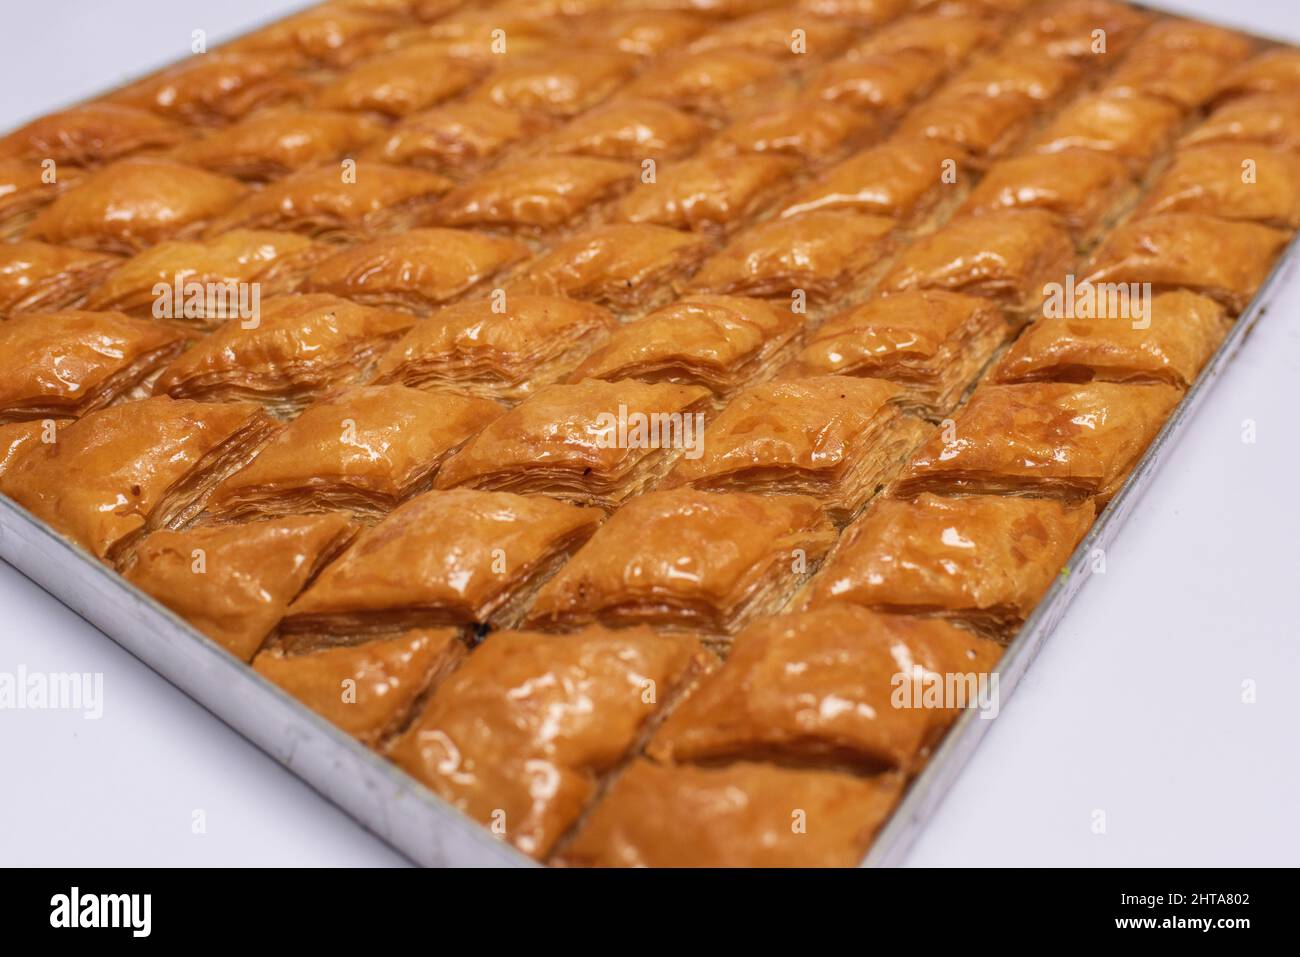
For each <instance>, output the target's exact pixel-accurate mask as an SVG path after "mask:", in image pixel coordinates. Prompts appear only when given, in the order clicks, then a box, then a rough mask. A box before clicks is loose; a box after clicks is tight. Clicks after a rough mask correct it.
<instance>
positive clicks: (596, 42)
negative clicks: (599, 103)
mask: <svg viewBox="0 0 1300 957" xmlns="http://www.w3.org/2000/svg"><path fill="white" fill-rule="evenodd" d="M528 5H529V6H530V7H531V6H533V4H532V0H528ZM578 24H579V25H578V26H577V30H578V34H577V35H578V37H579V39H580V40H582V41H584V42H588V41H589V42H590V43H591V45H592V46H600V47H605V48H612V49H615V50H622V51H623V52H624V53H634V54H636V55H637V56H640V57H656V56H662V55H663V54H665V53H668V52H670V51H673V50H679V49H681V48H683V47H685V46H686V45H687V44H688V43H689V42H690V41H691V40H693V39H694V38H695V37H697V36H699V35H700V34H701V33H703V32H704V31H705V30H707V29H708V28H709V22H708V21H707V20H706V19H704V18H703V17H697V16H694V15H692V14H690V13H687V12H683V11H677V10H635V9H628V10H626V11H624V10H622V9H620V5H618V4H616V5H614V7H613V9H612V10H611V11H609V12H606V13H597V14H595V15H594V16H587V17H584V18H583V19H582V20H580V21H578Z"/></svg>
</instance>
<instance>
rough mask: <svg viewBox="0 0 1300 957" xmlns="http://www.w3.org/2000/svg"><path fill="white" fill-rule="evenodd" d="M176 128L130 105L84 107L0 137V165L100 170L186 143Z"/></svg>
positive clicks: (185, 134) (183, 133)
mask: <svg viewBox="0 0 1300 957" xmlns="http://www.w3.org/2000/svg"><path fill="white" fill-rule="evenodd" d="M190 135H191V134H190V133H189V132H188V131H187V130H186V129H185V128H184V127H183V126H180V125H179V124H176V123H172V122H171V121H169V120H166V119H164V118H163V117H161V116H156V115H155V114H153V113H150V112H149V111H147V110H142V109H138V108H137V107H133V106H121V105H119V104H116V103H83V104H81V105H79V106H74V107H71V108H69V109H66V110H61V111H59V112H58V113H50V114H49V115H48V116H42V117H40V118H39V119H35V120H32V121H31V122H30V123H28V124H27V125H26V126H22V127H19V128H18V129H16V130H14V131H13V132H12V133H10V134H8V135H7V136H3V137H0V160H29V161H31V160H35V161H36V162H37V163H39V162H40V161H41V160H45V159H52V160H54V162H55V163H58V164H59V165H63V164H64V163H66V164H68V165H69V166H99V165H100V164H102V163H107V162H109V161H111V160H115V159H118V158H119V157H122V156H127V155H129V154H131V153H139V152H143V151H145V150H158V149H165V148H167V147H169V146H175V145H176V144H178V143H180V142H182V141H184V140H186V139H188V138H189V136H190Z"/></svg>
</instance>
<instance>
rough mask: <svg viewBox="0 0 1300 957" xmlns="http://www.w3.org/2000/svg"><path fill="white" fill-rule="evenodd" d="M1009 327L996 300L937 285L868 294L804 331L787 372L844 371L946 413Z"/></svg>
mask: <svg viewBox="0 0 1300 957" xmlns="http://www.w3.org/2000/svg"><path fill="white" fill-rule="evenodd" d="M1010 332H1011V327H1010V325H1009V324H1008V323H1007V321H1006V319H1005V317H1004V316H1003V315H1002V311H1001V310H1000V309H999V308H998V307H997V305H996V304H995V303H992V302H990V301H988V300H987V299H979V298H977V297H975V296H965V295H961V294H960V293H955V292H946V291H944V290H942V289H918V290H912V291H908V292H901V293H897V294H896V295H892V296H884V297H880V298H875V299H871V300H869V301H868V302H866V303H863V304H862V305H860V306H856V307H854V308H852V309H849V310H847V311H845V312H842V313H840V314H839V315H837V316H835V317H834V318H832V319H830V320H829V321H827V322H826V323H824V324H822V325H821V326H819V327H818V328H817V330H816V331H815V332H813V333H812V334H810V335H809V337H808V340H807V345H806V346H805V347H804V349H803V351H802V352H800V353H799V357H798V360H797V362H796V363H795V364H794V366H793V368H792V369H791V370H790V371H791V373H792V374H794V375H850V376H865V377H868V378H872V379H886V380H888V381H890V382H893V383H895V384H897V385H899V386H902V387H903V393H902V394H901V395H899V396H898V398H897V400H896V401H897V402H898V403H899V404H900V405H902V406H903V407H904V408H908V409H911V410H913V411H915V412H919V413H920V414H922V415H928V416H938V415H942V414H946V413H947V412H948V411H949V410H950V409H952V407H953V406H954V405H956V404H957V400H958V399H960V398H961V395H962V393H963V392H965V391H966V388H967V386H969V385H970V384H971V383H972V382H973V381H975V378H976V377H977V376H978V375H979V373H980V370H981V369H983V368H984V366H985V364H986V363H987V362H988V361H989V359H990V358H992V356H993V353H994V351H996V349H997V348H998V346H1000V345H1001V344H1002V343H1003V342H1005V341H1006V339H1007V337H1008V336H1009V335H1010Z"/></svg>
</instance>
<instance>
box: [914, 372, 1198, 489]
mask: <svg viewBox="0 0 1300 957" xmlns="http://www.w3.org/2000/svg"><path fill="white" fill-rule="evenodd" d="M1181 398H1182V392H1181V390H1179V389H1175V388H1173V387H1172V386H1167V385H1115V384H1112V383H1109V382H1105V383H1103V382H1093V383H1087V384H1084V385H1070V384H1065V383H1059V382H1044V383H1029V384H1025V385H984V386H981V387H980V388H978V389H976V390H975V392H974V393H973V394H972V395H971V397H970V400H969V401H968V402H967V403H966V404H965V405H964V406H962V407H961V408H960V409H958V410H957V413H956V416H955V420H956V421H955V422H954V423H952V424H951V425H950V426H945V427H942V428H939V429H937V430H935V433H934V435H933V436H931V438H930V439H929V440H928V441H927V442H926V443H925V444H924V445H923V446H921V449H920V450H919V451H918V452H917V453H916V456H915V457H914V458H913V459H912V461H911V463H910V464H909V465H908V466H907V468H906V469H905V470H904V471H903V473H902V475H901V476H900V478H899V479H898V481H897V482H896V483H895V485H894V487H893V492H894V494H897V495H900V496H911V495H918V494H920V493H922V492H938V493H956V492H962V493H971V494H1011V495H1030V496H1044V497H1054V498H1061V499H1066V500H1077V499H1083V498H1087V497H1089V496H1096V497H1097V498H1098V501H1099V504H1105V502H1107V501H1109V499H1110V498H1111V496H1113V495H1114V494H1115V493H1116V492H1117V491H1119V487H1120V486H1121V485H1122V484H1123V483H1124V480H1125V479H1126V478H1127V477H1128V473H1129V471H1130V469H1132V467H1133V465H1134V463H1135V462H1137V460H1138V458H1139V457H1140V456H1141V455H1142V453H1143V452H1144V451H1145V450H1146V447H1147V445H1149V444H1150V442H1151V440H1152V439H1153V438H1155V434H1156V432H1158V431H1159V430H1160V427H1161V426H1162V425H1164V421H1165V418H1166V417H1167V416H1168V415H1169V413H1170V412H1172V411H1173V408H1174V406H1176V405H1177V404H1178V401H1179V400H1180V399H1181Z"/></svg>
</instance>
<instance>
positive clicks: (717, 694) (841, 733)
mask: <svg viewBox="0 0 1300 957" xmlns="http://www.w3.org/2000/svg"><path fill="white" fill-rule="evenodd" d="M1040 504H1041V503H1040ZM1045 504H1048V505H1052V506H1053V507H1057V508H1059V506H1056V504H1055V503H1045ZM1001 650H1002V649H1001V648H1000V647H999V646H998V645H996V644H994V643H992V642H990V641H987V640H984V639H981V638H976V637H974V636H973V635H970V634H968V633H966V632H963V631H961V630H959V629H957V628H954V627H953V626H951V625H949V624H947V623H945V622H941V621H933V620H926V619H923V618H907V617H901V616H895V615H878V614H874V613H872V612H870V611H867V610H866V609H865V608H857V607H853V606H850V605H836V606H831V607H827V608H824V609H819V610H817V611H811V612H804V613H802V614H796V615H779V616H774V617H771V618H763V619H760V620H758V621H756V622H754V623H753V624H751V625H750V626H749V627H747V628H745V630H744V631H742V632H740V634H738V635H736V637H735V638H734V639H733V640H732V644H731V650H730V653H729V654H728V655H727V661H726V663H725V664H724V665H723V666H722V667H721V668H720V669H718V670H717V671H715V672H714V673H713V674H711V675H708V676H707V677H705V678H704V679H703V681H702V682H701V683H700V686H699V687H698V688H696V689H695V690H694V691H693V692H691V694H690V695H689V696H688V697H687V698H686V700H685V701H683V702H682V703H681V704H680V705H678V706H677V707H676V708H675V709H674V710H673V712H672V714H670V715H669V716H668V718H667V720H666V721H665V722H664V723H663V725H661V726H660V728H659V730H658V731H657V732H656V734H655V736H654V737H653V738H652V739H651V741H650V744H649V745H648V747H647V748H646V753H647V754H648V755H649V756H650V757H651V758H654V759H655V760H658V761H663V762H665V763H669V762H673V763H682V762H685V761H712V762H717V761H721V760H728V759H731V760H736V759H745V758H750V759H762V758H772V757H776V758H778V759H779V758H785V759H787V760H788V761H789V762H791V763H811V762H815V761H826V762H829V763H834V764H837V765H842V766H852V767H856V768H857V769H859V770H868V771H871V770H880V769H882V768H883V769H890V768H897V769H900V770H905V771H907V770H913V769H915V767H916V766H917V765H918V764H920V763H921V761H922V760H923V758H924V755H925V752H926V749H927V747H928V746H929V745H931V744H933V743H934V742H935V740H936V739H937V738H938V736H939V734H940V733H942V731H943V729H944V728H946V727H947V726H948V724H949V723H950V722H951V721H952V720H953V718H955V717H956V715H957V710H958V709H957V708H956V707H952V706H949V707H946V708H900V707H897V706H896V705H895V704H894V703H893V702H894V700H896V697H897V694H896V691H897V688H898V685H899V680H900V678H899V676H903V677H902V680H904V681H909V682H912V681H915V682H916V683H917V685H918V690H919V685H920V683H921V681H923V680H924V677H923V676H924V674H925V673H929V674H931V675H934V674H940V675H943V674H960V675H967V674H983V673H986V672H988V671H989V670H990V669H991V668H992V667H993V665H994V663H995V662H996V661H997V659H998V656H999V654H1000V653H1001ZM914 669H918V670H919V671H920V672H921V674H916V673H915V672H914ZM978 703H979V702H977V701H975V700H971V701H970V702H968V705H969V706H971V707H974V706H976V705H977V704H978Z"/></svg>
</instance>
